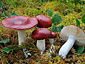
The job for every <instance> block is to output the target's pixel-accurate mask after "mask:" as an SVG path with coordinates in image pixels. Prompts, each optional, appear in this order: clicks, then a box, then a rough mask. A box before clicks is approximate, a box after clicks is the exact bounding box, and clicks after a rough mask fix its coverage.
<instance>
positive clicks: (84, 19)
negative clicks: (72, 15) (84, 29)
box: [81, 15, 85, 24]
mask: <svg viewBox="0 0 85 64" xmlns="http://www.w3.org/2000/svg"><path fill="white" fill-rule="evenodd" d="M81 21H82V22H83V23H84V24H85V15H83V16H82V19H81Z"/></svg>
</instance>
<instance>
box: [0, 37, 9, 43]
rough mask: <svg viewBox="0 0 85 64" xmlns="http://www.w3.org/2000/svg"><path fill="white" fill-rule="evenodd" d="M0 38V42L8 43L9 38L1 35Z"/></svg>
mask: <svg viewBox="0 0 85 64" xmlns="http://www.w3.org/2000/svg"><path fill="white" fill-rule="evenodd" d="M0 38H1V41H0V43H8V42H9V39H3V38H2V37H1V36H0Z"/></svg>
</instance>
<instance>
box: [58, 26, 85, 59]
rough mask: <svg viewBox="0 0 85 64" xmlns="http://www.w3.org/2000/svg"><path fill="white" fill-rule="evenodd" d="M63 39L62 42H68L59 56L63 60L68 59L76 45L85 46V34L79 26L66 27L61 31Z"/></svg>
mask: <svg viewBox="0 0 85 64" xmlns="http://www.w3.org/2000/svg"><path fill="white" fill-rule="evenodd" d="M61 38H62V40H65V41H66V40H67V41H66V42H65V44H64V45H63V46H62V47H61V48H60V50H59V55H61V56H62V57H63V59H64V58H66V55H67V54H68V52H69V51H70V49H71V48H72V46H73V45H74V43H75V44H77V45H78V46H85V33H84V32H83V30H82V29H80V28H79V27H77V26H74V25H70V26H66V27H64V28H63V29H62V30H61Z"/></svg>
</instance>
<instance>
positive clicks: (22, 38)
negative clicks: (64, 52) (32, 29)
mask: <svg viewBox="0 0 85 64" xmlns="http://www.w3.org/2000/svg"><path fill="white" fill-rule="evenodd" d="M18 41H19V45H22V43H26V32H25V30H18Z"/></svg>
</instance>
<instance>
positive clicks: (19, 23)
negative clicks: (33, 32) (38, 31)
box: [1, 16, 38, 30]
mask: <svg viewBox="0 0 85 64" xmlns="http://www.w3.org/2000/svg"><path fill="white" fill-rule="evenodd" d="M1 24H2V26H3V27H5V28H9V29H17V30H25V29H30V28H33V27H35V26H36V25H37V24H38V21H37V19H36V18H30V17H25V16H13V17H10V18H6V19H3V20H2V22H1Z"/></svg>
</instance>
